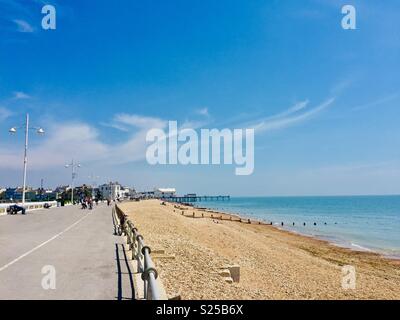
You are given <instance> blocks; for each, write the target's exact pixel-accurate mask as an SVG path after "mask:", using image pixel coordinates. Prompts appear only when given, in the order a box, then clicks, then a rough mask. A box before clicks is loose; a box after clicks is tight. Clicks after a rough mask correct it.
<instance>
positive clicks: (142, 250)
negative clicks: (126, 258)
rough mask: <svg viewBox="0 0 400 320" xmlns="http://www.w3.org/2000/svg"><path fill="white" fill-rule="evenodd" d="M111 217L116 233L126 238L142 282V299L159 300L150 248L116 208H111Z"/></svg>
mask: <svg viewBox="0 0 400 320" xmlns="http://www.w3.org/2000/svg"><path fill="white" fill-rule="evenodd" d="M113 215H114V217H115V220H116V221H117V226H116V232H117V233H118V234H119V235H122V234H124V235H125V236H126V239H127V240H126V241H127V244H128V246H129V250H132V259H134V260H136V263H137V270H138V272H139V273H140V274H141V279H142V281H143V291H144V293H143V295H144V299H145V300H161V299H162V295H161V290H160V288H159V284H158V282H157V278H158V272H157V269H156V268H155V265H154V263H153V260H152V259H151V255H150V253H151V249H150V247H149V246H147V245H146V244H145V243H144V240H143V236H142V235H141V234H139V232H138V229H137V228H136V227H135V226H134V225H133V223H132V221H130V220H128V219H127V216H126V215H125V214H124V213H123V212H122V210H121V209H120V208H118V206H115V208H113Z"/></svg>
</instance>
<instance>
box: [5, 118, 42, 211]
mask: <svg viewBox="0 0 400 320" xmlns="http://www.w3.org/2000/svg"><path fill="white" fill-rule="evenodd" d="M24 127H25V149H24V175H23V182H22V204H25V189H26V168H27V165H28V136H29V130H36V133H37V134H40V135H42V134H44V130H43V128H41V127H29V114H28V113H27V114H26V117H25V126H20V127H12V128H11V129H10V130H9V132H10V133H11V134H15V133H17V131H18V130H19V129H22V128H24Z"/></svg>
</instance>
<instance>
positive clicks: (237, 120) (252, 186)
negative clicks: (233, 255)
mask: <svg viewBox="0 0 400 320" xmlns="http://www.w3.org/2000/svg"><path fill="white" fill-rule="evenodd" d="M44 3H49V4H53V5H54V6H55V7H56V10H57V29H56V30H48V31H45V30H43V29H42V28H41V19H42V14H41V7H42V6H43V4H44ZM94 3H95V4H94ZM344 4H352V5H354V6H355V8H356V10H357V30H343V29H342V28H341V19H342V17H343V15H342V13H341V7H342V6H343V5H344ZM399 30H400V4H399V3H398V1H396V0H385V1H384V2H383V1H372V0H371V1H323V0H308V1H301V2H300V1H294V0H283V1H257V0H254V1H235V0H231V1H223V0H221V1H204V0H203V1H184V0H181V1H173V0H171V1H133V0H129V1H128V0H126V1H125V0H121V1H118V2H116V3H112V4H110V2H109V1H102V0H99V1H96V2H94V1H89V0H82V1H79V2H78V1H76V2H72V1H61V0H56V1H39V0H25V1H11V0H0V128H1V130H0V186H15V185H17V184H20V180H21V176H22V170H21V169H22V152H23V137H22V134H21V133H22V132H20V133H19V134H18V135H17V136H10V135H9V134H8V128H9V127H11V126H13V125H17V124H20V123H22V122H23V117H24V114H25V113H26V112H29V114H30V116H31V122H32V125H38V126H39V125H40V126H43V127H44V128H45V129H46V135H45V136H43V137H37V136H35V135H34V134H32V135H31V139H30V149H29V171H28V184H30V185H39V184H40V179H41V178H43V179H44V181H45V185H46V186H50V187H53V186H55V185H58V184H67V183H69V181H70V172H69V171H68V170H67V169H65V168H64V167H63V165H64V164H65V163H67V162H69V161H70V160H71V159H72V158H74V159H77V160H78V161H80V162H81V163H82V168H81V169H80V171H79V175H78V182H79V183H83V182H89V180H90V179H89V178H88V177H89V175H91V174H94V175H98V176H100V178H99V179H98V180H99V181H98V182H104V181H107V180H109V179H113V180H118V181H120V182H121V183H123V184H126V185H133V186H135V187H136V188H137V189H148V188H153V187H154V186H175V187H176V188H177V189H178V192H180V193H186V192H197V193H201V194H215V193H218V194H232V195H317V194H323V195H325V194H395V193H396V194H398V193H400V184H399V181H400V166H399V165H400V148H399V145H400V126H399V125H398V119H399V116H400V109H399V104H400V75H399V70H400V59H399V58H400V32H399ZM296 106H297V109H298V110H297V111H296V112H293V113H292V112H291V111H290V110H293V107H295V108H296ZM168 120H177V121H178V122H179V123H180V124H188V125H193V126H195V127H196V128H225V127H226V128H232V129H233V128H245V127H252V126H257V127H258V128H261V129H260V130H257V131H256V138H255V141H256V143H255V170H254V173H253V174H252V175H251V176H243V177H238V176H235V175H234V167H233V166H229V165H228V166H215V165H214V166H204V165H198V166H194V165H192V166H180V165H178V166H172V165H169V166H150V165H148V164H147V163H146V161H145V159H144V153H145V149H146V143H145V140H144V138H145V133H146V131H147V130H148V129H149V128H151V127H154V126H162V125H163V124H164V123H165V122H166V121H168Z"/></svg>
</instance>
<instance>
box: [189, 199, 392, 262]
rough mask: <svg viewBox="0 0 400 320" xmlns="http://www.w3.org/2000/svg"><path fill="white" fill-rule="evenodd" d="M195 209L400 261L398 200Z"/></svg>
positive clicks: (242, 202)
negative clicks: (235, 215) (259, 222)
mask: <svg viewBox="0 0 400 320" xmlns="http://www.w3.org/2000/svg"><path fill="white" fill-rule="evenodd" d="M196 206H198V207H206V208H209V209H214V210H220V211H223V212H227V213H232V214H238V215H241V216H243V217H246V218H253V219H258V220H262V221H266V222H272V224H273V225H274V226H276V227H278V228H282V229H284V230H288V231H291V232H295V233H298V234H302V235H305V236H312V237H315V238H318V239H321V240H326V241H328V242H330V243H332V244H334V245H338V246H341V247H346V248H349V249H353V250H358V251H360V250H361V251H370V252H376V253H379V254H382V255H384V256H388V257H391V258H396V259H400V235H399V232H398V230H400V195H355V196H348V195H345V196H253V197H249V196H247V197H238V196H232V197H231V200H228V201H201V202H197V203H196ZM282 223H283V225H282Z"/></svg>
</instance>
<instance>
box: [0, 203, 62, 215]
mask: <svg viewBox="0 0 400 320" xmlns="http://www.w3.org/2000/svg"><path fill="white" fill-rule="evenodd" d="M46 203H47V204H49V205H51V206H52V207H55V206H57V201H42V202H25V204H24V208H25V209H26V211H32V210H39V209H43V208H44V205H45V204H46ZM13 204H16V203H15V202H10V203H0V215H4V214H7V208H8V207H9V206H12V205H13ZM18 205H19V206H21V205H22V204H21V203H19V204H18Z"/></svg>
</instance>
